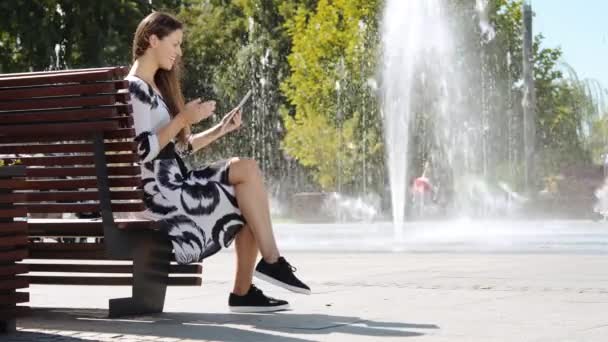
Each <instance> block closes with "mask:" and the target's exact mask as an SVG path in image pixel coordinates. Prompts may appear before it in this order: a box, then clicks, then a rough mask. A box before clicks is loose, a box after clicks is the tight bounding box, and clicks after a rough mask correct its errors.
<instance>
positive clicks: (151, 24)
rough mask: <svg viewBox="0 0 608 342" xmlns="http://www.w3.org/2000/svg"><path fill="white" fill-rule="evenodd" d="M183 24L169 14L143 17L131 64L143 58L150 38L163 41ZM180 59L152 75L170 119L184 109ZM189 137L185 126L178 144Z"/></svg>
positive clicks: (188, 131)
mask: <svg viewBox="0 0 608 342" xmlns="http://www.w3.org/2000/svg"><path fill="white" fill-rule="evenodd" d="M183 26H184V25H183V24H182V23H181V22H180V21H179V20H177V19H176V18H175V17H173V16H172V15H170V14H167V13H162V12H152V14H150V15H148V16H147V17H145V18H144V19H143V20H142V21H141V22H140V23H139V25H137V30H135V37H134V38H133V62H135V60H136V59H138V58H139V57H141V56H143V55H144V53H145V52H146V50H147V49H148V47H150V37H151V36H152V35H156V36H157V37H158V39H163V38H165V37H166V36H168V35H169V34H171V33H172V32H174V31H176V30H182V29H183ZM181 69H182V65H181V57H180V56H178V57H177V59H176V60H175V63H174V64H173V67H172V68H171V70H164V69H160V68H159V69H158V70H157V71H156V74H155V75H154V82H155V83H156V85H157V86H158V89H159V90H160V92H161V95H162V96H163V99H164V100H165V103H166V104H167V107H169V112H170V115H171V117H174V116H175V115H177V114H178V113H179V112H181V111H182V110H183V109H184V102H185V101H184V95H183V94H182V87H181ZM189 135H190V126H186V127H185V128H184V129H183V130H181V131H180V132H179V134H178V139H179V142H181V143H183V144H186V143H187V139H188V136H189Z"/></svg>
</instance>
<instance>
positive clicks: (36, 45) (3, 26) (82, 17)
mask: <svg viewBox="0 0 608 342" xmlns="http://www.w3.org/2000/svg"><path fill="white" fill-rule="evenodd" d="M179 4H180V1H178V0H163V1H154V7H155V8H161V9H162V8H176V7H178V6H179ZM152 9H153V6H151V5H150V4H148V2H147V1H137V0H109V1H94V0H85V1H75V0H15V1H2V2H0V12H2V13H10V15H9V16H8V17H7V18H5V20H2V21H0V73H7V72H24V71H30V70H49V69H66V68H81V67H98V66H104V65H127V64H129V63H130V61H131V57H130V55H131V53H130V51H131V42H132V39H133V32H134V31H135V27H136V26H137V24H138V23H139V21H140V20H141V19H142V18H143V17H144V16H145V15H147V14H148V13H149V12H150V11H151V10H152Z"/></svg>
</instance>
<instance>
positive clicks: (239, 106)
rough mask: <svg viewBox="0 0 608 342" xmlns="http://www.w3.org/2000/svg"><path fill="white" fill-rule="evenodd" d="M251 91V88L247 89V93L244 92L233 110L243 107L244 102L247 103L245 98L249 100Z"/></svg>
mask: <svg viewBox="0 0 608 342" xmlns="http://www.w3.org/2000/svg"><path fill="white" fill-rule="evenodd" d="M251 93H252V91H251V89H249V91H248V92H247V94H245V96H243V99H242V100H241V102H239V104H238V105H237V106H236V107H235V108H234V111H235V112H236V111H238V110H240V109H242V108H243V106H244V105H245V103H247V100H249V98H250V97H251Z"/></svg>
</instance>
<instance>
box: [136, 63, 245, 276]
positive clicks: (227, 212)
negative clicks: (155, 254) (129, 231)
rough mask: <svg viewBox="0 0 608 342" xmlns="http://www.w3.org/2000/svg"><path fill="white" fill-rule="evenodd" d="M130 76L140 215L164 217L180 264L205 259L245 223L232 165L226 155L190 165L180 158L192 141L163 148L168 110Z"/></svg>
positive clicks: (225, 244) (146, 86) (157, 96)
mask: <svg viewBox="0 0 608 342" xmlns="http://www.w3.org/2000/svg"><path fill="white" fill-rule="evenodd" d="M126 79H127V80H128V81H129V93H130V95H131V104H132V106H133V119H134V124H135V130H136V135H137V136H136V138H135V141H136V142H137V144H138V154H139V157H140V159H141V172H142V179H143V190H144V202H145V204H146V208H147V209H146V210H145V211H144V212H141V213H138V215H137V216H138V217H140V218H144V219H149V220H155V221H161V225H160V226H161V227H162V229H166V231H167V234H168V236H169V239H170V241H171V243H172V245H173V250H174V254H175V258H176V260H177V262H178V263H180V264H187V263H191V262H199V261H202V260H203V259H204V258H206V257H208V256H210V255H213V254H215V253H217V252H218V251H219V250H220V249H222V248H224V247H228V246H229V245H230V244H231V243H232V241H233V240H234V238H235V236H236V234H237V233H238V232H239V230H240V229H241V228H242V227H243V225H244V223H245V219H244V218H243V216H242V214H241V211H240V210H239V207H238V203H237V200H236V196H235V190H234V187H233V186H232V185H230V184H229V182H228V174H229V171H230V169H229V167H230V164H229V162H228V161H227V160H223V161H218V162H216V163H214V164H212V165H209V166H207V167H205V168H202V169H196V170H192V169H190V168H189V167H188V166H187V165H186V163H184V161H183V160H182V156H184V155H187V154H189V153H190V152H191V151H192V147H191V146H189V147H186V148H181V147H180V146H179V144H176V143H175V141H172V142H170V143H169V144H168V145H167V146H165V147H163V148H162V149H161V148H160V145H159V141H158V137H157V132H158V130H159V129H160V128H162V127H164V126H165V125H167V124H168V123H169V121H170V115H169V109H168V107H167V105H166V104H165V102H164V100H163V98H162V96H161V95H160V94H158V93H157V92H156V91H155V90H154V89H153V88H152V86H150V85H149V84H148V83H146V82H145V81H144V80H142V79H140V78H138V77H137V76H133V75H129V76H127V78H126Z"/></svg>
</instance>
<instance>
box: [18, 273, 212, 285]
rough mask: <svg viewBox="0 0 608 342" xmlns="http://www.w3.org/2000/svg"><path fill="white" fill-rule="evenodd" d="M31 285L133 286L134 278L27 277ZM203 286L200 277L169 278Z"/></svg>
mask: <svg viewBox="0 0 608 342" xmlns="http://www.w3.org/2000/svg"><path fill="white" fill-rule="evenodd" d="M27 279H28V280H29V282H30V284H41V285H46V284H48V285H51V284H53V285H92V286H93V285H97V286H131V285H133V278H132V277H107V276H105V277H74V276H71V277H69V276H41V275H29V276H27ZM201 284H202V281H201V278H199V277H169V278H168V279H167V285H172V286H200V285H201Z"/></svg>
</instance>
